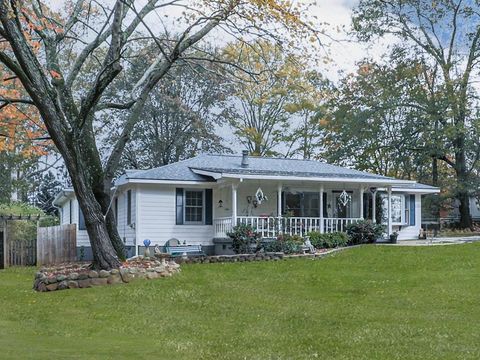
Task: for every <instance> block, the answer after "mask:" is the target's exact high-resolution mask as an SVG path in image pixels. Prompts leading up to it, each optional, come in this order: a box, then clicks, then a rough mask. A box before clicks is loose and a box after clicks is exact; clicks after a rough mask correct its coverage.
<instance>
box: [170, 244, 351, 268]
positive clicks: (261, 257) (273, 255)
mask: <svg viewBox="0 0 480 360" xmlns="http://www.w3.org/2000/svg"><path fill="white" fill-rule="evenodd" d="M357 246H360V245H354V246H347V247H341V248H334V249H330V250H327V251H322V252H317V253H314V254H290V255H287V254H285V253H283V252H266V253H256V254H236V255H215V256H192V257H187V258H183V257H175V258H171V259H172V260H173V261H175V262H176V263H178V264H209V263H229V262H252V261H278V260H284V259H299V258H306V259H321V258H324V257H325V256H328V255H330V254H333V253H335V252H338V251H342V250H345V249H349V248H354V247H357Z"/></svg>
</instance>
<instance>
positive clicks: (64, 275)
mask: <svg viewBox="0 0 480 360" xmlns="http://www.w3.org/2000/svg"><path fill="white" fill-rule="evenodd" d="M179 271H180V265H179V264H177V263H176V262H174V261H167V260H165V259H162V260H154V259H140V258H138V259H134V260H132V261H129V262H127V263H125V264H124V265H123V266H122V267H121V268H120V269H113V270H110V271H107V270H100V271H95V270H90V269H89V268H88V265H87V264H83V265H82V264H65V265H63V266H58V267H51V268H42V269H40V270H39V271H38V272H37V273H36V274H35V281H34V284H33V289H34V290H36V291H40V292H45V291H56V290H66V289H76V288H89V287H92V286H105V285H114V284H123V283H129V282H131V281H133V280H136V279H149V280H150V279H157V278H162V277H168V276H172V275H174V274H175V273H177V272H179Z"/></svg>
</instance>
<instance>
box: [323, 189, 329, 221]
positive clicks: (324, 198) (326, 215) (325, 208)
mask: <svg viewBox="0 0 480 360" xmlns="http://www.w3.org/2000/svg"><path fill="white" fill-rule="evenodd" d="M323 217H324V218H328V208H327V193H326V192H324V193H323Z"/></svg>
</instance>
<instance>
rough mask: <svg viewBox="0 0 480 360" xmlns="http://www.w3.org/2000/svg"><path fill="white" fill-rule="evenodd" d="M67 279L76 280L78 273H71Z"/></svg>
mask: <svg viewBox="0 0 480 360" xmlns="http://www.w3.org/2000/svg"><path fill="white" fill-rule="evenodd" d="M68 279H69V280H77V279H78V273H76V272H73V273H70V274H68Z"/></svg>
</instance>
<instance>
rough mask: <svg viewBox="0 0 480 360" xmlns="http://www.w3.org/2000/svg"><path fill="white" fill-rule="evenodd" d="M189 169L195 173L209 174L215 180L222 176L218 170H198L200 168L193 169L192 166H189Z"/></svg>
mask: <svg viewBox="0 0 480 360" xmlns="http://www.w3.org/2000/svg"><path fill="white" fill-rule="evenodd" d="M190 170H191V171H193V172H194V173H195V174H198V175H204V176H210V177H212V178H214V179H215V180H218V179H220V178H221V177H222V174H221V173H218V172H212V171H207V170H200V169H194V168H190Z"/></svg>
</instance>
